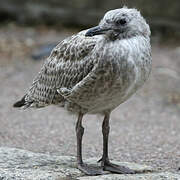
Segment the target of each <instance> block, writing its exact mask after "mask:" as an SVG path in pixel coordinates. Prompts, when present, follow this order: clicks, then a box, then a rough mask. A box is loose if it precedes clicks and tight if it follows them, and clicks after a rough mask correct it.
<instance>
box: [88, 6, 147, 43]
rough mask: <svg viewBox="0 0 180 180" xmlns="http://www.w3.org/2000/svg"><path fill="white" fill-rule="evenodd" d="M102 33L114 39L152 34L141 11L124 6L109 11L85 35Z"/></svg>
mask: <svg viewBox="0 0 180 180" xmlns="http://www.w3.org/2000/svg"><path fill="white" fill-rule="evenodd" d="M100 34H101V35H102V34H104V35H106V36H107V37H109V38H110V39H113V40H115V39H123V38H129V37H133V36H137V35H143V36H150V28H149V25H148V24H147V23H146V21H145V19H144V18H143V17H142V16H141V14H140V12H139V11H137V10H136V9H129V8H127V7H123V8H120V9H115V10H111V11H108V12H107V13H106V14H105V15H104V17H103V19H102V20H101V21H100V23H99V25H98V26H96V27H93V28H90V29H89V30H88V31H87V32H86V34H85V36H94V35H100Z"/></svg>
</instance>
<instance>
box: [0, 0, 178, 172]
mask: <svg viewBox="0 0 180 180" xmlns="http://www.w3.org/2000/svg"><path fill="white" fill-rule="evenodd" d="M123 5H127V6H128V7H135V8H137V9H139V10H140V11H141V13H142V14H143V16H144V17H145V18H146V19H147V22H148V23H149V24H150V26H151V30H152V37H151V40H152V56H153V70H152V73H151V76H150V78H149V80H148V81H147V82H146V84H145V85H144V86H143V88H142V89H141V90H140V91H138V92H137V93H136V94H135V95H134V96H133V97H132V98H130V99H129V100H128V101H127V102H125V103H124V104H122V105H120V106H119V107H118V108H117V109H116V110H114V112H113V113H112V116H111V133H110V158H113V159H116V160H119V161H129V162H137V163H142V164H147V165H151V166H153V167H155V168H156V169H162V170H169V171H173V172H174V171H175V172H178V173H179V169H180V1H179V0H146V1H145V0H121V1H120V0H0V146H7V147H16V148H22V149H27V150H31V151H34V152H43V153H52V154H56V155H73V156H75V152H76V141H75V131H74V127H75V122H76V117H74V116H70V115H68V113H67V112H66V111H64V110H63V109H60V108H58V107H54V106H50V107H46V108H42V109H38V110H33V109H32V110H27V111H21V110H17V109H13V108H12V104H13V103H14V102H15V101H17V100H19V98H21V97H22V96H23V95H24V93H25V91H26V89H27V88H28V87H29V86H30V84H31V83H32V80H33V79H34V77H35V76H36V74H37V73H38V71H39V70H40V68H41V66H42V64H43V62H44V60H45V58H46V57H47V56H48V55H49V53H50V51H51V49H52V48H53V47H54V46H55V45H56V44H57V43H59V42H60V41H62V40H63V39H64V38H66V37H68V36H70V35H72V34H74V33H77V32H78V31H80V30H81V29H84V28H88V27H91V26H94V25H97V23H98V22H99V20H100V19H101V18H102V16H103V14H104V13H105V12H106V11H107V10H110V9H115V8H120V7H122V6H123ZM101 122H102V117H99V116H90V115H88V116H86V117H85V118H84V126H85V137H84V141H83V143H84V151H83V153H84V157H85V158H87V157H92V156H96V157H100V156H101V152H102V135H101V130H100V129H101Z"/></svg>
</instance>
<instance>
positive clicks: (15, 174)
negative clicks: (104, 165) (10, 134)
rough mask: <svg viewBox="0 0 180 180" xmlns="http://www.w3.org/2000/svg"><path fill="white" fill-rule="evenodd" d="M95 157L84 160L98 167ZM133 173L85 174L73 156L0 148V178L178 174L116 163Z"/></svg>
mask: <svg viewBox="0 0 180 180" xmlns="http://www.w3.org/2000/svg"><path fill="white" fill-rule="evenodd" d="M97 160H98V159H97V158H90V159H88V160H87V161H86V163H88V164H89V165H91V166H99V164H97ZM114 163H117V164H119V165H124V166H127V167H129V168H131V169H133V170H135V171H136V172H137V174H134V175H118V174H107V175H101V176H93V177H92V176H91V177H90V176H85V175H84V174H83V173H81V172H80V171H79V170H78V169H77V168H76V158H75V157H72V156H54V155H50V154H42V153H33V152H30V151H26V150H21V149H15V148H6V147H1V148H0V179H3V180H12V179H14V180H24V179H26V180H73V179H79V180H89V179H92V180H94V179H97V180H98V179H99V180H101V179H102V180H139V179H143V180H164V179H167V180H178V179H180V175H178V174H173V173H169V172H165V173H162V172H161V173H160V172H155V171H154V170H153V168H152V167H149V166H146V165H140V164H136V163H128V162H116V161H114Z"/></svg>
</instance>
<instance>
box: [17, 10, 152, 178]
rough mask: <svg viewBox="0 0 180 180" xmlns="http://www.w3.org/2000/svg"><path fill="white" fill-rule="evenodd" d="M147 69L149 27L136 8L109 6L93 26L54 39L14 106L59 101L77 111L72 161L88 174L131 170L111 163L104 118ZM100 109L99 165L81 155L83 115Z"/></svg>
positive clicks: (137, 84) (133, 89)
mask: <svg viewBox="0 0 180 180" xmlns="http://www.w3.org/2000/svg"><path fill="white" fill-rule="evenodd" d="M150 71H151V46H150V29H149V26H148V24H147V23H146V21H145V19H144V18H143V17H142V16H141V14H140V12H138V11H137V10H136V9H128V8H126V7H124V8H121V9H115V10H111V11H108V12H107V13H106V14H105V15H104V17H103V19H102V20H101V21H100V23H99V25H98V26H97V27H94V28H91V29H88V30H84V31H81V32H79V33H78V34H76V35H73V36H71V37H68V38H67V39H65V40H64V41H62V42H61V43H60V44H58V45H57V46H56V47H55V48H54V49H53V51H52V52H51V55H50V56H49V58H48V59H47V60H46V61H45V63H44V65H43V67H42V69H41V71H40V72H39V74H38V75H37V77H36V78H35V80H34V82H33V83H32V86H31V87H30V89H29V90H28V91H27V93H26V94H25V96H24V97H23V98H22V99H21V100H20V101H18V102H16V103H15V104H14V107H23V108H28V107H35V108H39V107H44V106H47V105H50V104H55V105H58V106H62V107H64V108H65V109H67V110H68V111H71V112H73V113H76V114H77V115H78V120H77V123H76V136H77V165H78V168H79V169H80V170H81V171H82V172H84V173H85V174H88V175H98V174H103V173H105V171H110V172H114V173H134V171H132V170H131V169H129V168H126V167H122V166H117V165H115V164H112V163H110V161H109V158H108V135H109V118H110V113H111V111H112V110H113V109H115V108H116V107H117V106H119V105H120V104H121V103H123V102H124V101H126V100H127V99H128V98H129V97H130V96H131V95H132V94H134V93H135V92H136V90H137V89H139V88H140V87H141V86H142V85H143V84H144V82H145V81H146V80H147V78H148V76H149V74H150ZM86 113H89V114H96V113H99V114H102V115H104V120H103V123H102V133H103V155H102V158H101V159H100V161H101V167H102V168H101V169H95V168H92V167H91V168H90V167H89V166H87V165H86V164H84V163H83V160H82V148H81V147H82V136H83V133H84V128H83V126H82V118H83V115H84V114H86Z"/></svg>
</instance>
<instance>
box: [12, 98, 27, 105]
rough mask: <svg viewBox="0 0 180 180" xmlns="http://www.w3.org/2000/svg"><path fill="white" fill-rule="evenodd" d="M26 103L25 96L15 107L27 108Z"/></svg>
mask: <svg viewBox="0 0 180 180" xmlns="http://www.w3.org/2000/svg"><path fill="white" fill-rule="evenodd" d="M26 104H27V103H26V101H25V96H24V97H23V98H22V99H21V100H20V101H17V102H16V103H14V104H13V107H15V108H19V107H23V106H26Z"/></svg>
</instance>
